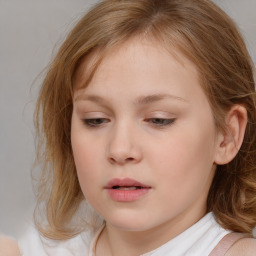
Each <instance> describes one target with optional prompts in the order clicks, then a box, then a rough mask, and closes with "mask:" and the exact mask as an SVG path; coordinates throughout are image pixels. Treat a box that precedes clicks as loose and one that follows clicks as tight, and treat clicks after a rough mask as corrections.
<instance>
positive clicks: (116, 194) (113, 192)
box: [104, 178, 151, 202]
mask: <svg viewBox="0 0 256 256" xmlns="http://www.w3.org/2000/svg"><path fill="white" fill-rule="evenodd" d="M118 187H121V188H120V189H117V188H118ZM104 189H106V190H107V192H108V195H109V196H110V198H111V199H113V200H114V201H117V202H132V201H136V200H138V199H140V198H141V197H142V196H144V195H145V194H147V193H148V192H149V191H150V189H151V187H150V186H148V185H145V184H143V183H141V182H138V181H136V180H134V179H130V178H123V179H119V178H116V179H112V180H110V181H109V182H108V184H107V185H106V186H105V187H104Z"/></svg>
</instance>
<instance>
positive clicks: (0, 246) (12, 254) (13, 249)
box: [0, 235, 21, 256]
mask: <svg viewBox="0 0 256 256" xmlns="http://www.w3.org/2000/svg"><path fill="white" fill-rule="evenodd" d="M0 255H5V256H19V255H21V254H20V250H19V247H18V244H17V243H16V241H14V240H13V239H11V238H9V237H6V236H1V235H0Z"/></svg>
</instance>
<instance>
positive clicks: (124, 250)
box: [96, 213, 205, 256]
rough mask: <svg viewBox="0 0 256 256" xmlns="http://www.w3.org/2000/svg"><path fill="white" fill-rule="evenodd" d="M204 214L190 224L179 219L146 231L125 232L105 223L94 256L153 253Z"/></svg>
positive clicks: (133, 255) (128, 255)
mask: <svg viewBox="0 0 256 256" xmlns="http://www.w3.org/2000/svg"><path fill="white" fill-rule="evenodd" d="M204 214H205V213H201V214H200V215H198V217H197V218H194V219H193V220H192V219H191V220H190V222H186V223H185V222H184V219H183V218H179V219H175V220H172V221H171V222H168V223H163V224H162V225H160V226H158V227H157V228H152V229H150V230H146V231H125V230H120V229H116V228H115V227H113V226H111V225H110V224H108V223H106V226H105V228H104V230H103V231H102V233H101V236H100V237H99V240H98V243H97V247H96V255H97V256H102V255H104V256H119V255H122V256H138V255H141V254H145V253H147V252H150V251H153V250H155V249H156V248H158V247H160V246H161V245H163V244H165V243H167V242H168V241H170V240H171V239H173V238H174V237H176V236H178V235H179V234H181V233H182V232H183V231H185V230H186V229H187V228H189V227H190V226H192V225H193V224H195V223H196V222H197V221H198V220H200V219H201V218H202V217H203V216H204Z"/></svg>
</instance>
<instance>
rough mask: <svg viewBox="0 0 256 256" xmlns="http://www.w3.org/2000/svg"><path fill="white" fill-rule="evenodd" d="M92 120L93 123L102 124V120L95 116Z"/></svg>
mask: <svg viewBox="0 0 256 256" xmlns="http://www.w3.org/2000/svg"><path fill="white" fill-rule="evenodd" d="M92 122H93V123H94V124H102V123H103V120H102V119H100V118H96V119H93V120H92Z"/></svg>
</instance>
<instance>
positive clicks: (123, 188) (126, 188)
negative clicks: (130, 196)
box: [112, 186, 144, 190]
mask: <svg viewBox="0 0 256 256" xmlns="http://www.w3.org/2000/svg"><path fill="white" fill-rule="evenodd" d="M143 188H144V187H141V186H113V187H112V189H117V190H137V189H143Z"/></svg>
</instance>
